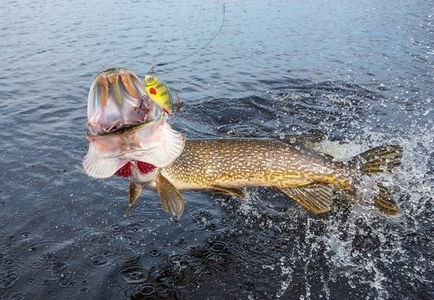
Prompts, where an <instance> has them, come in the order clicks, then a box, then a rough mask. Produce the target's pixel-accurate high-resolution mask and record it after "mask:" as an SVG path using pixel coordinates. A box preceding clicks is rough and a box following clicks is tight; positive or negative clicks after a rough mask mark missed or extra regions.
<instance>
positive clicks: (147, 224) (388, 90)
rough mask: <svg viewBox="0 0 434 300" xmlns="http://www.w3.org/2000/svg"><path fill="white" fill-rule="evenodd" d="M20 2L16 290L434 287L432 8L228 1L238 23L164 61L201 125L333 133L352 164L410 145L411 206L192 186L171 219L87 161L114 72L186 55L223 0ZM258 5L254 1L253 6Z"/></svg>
mask: <svg viewBox="0 0 434 300" xmlns="http://www.w3.org/2000/svg"><path fill="white" fill-rule="evenodd" d="M107 2H108V1H74V2H73V3H72V1H71V3H70V2H68V1H62V2H60V1H42V0H40V1H38V0H33V1H24V0H23V1H6V2H4V3H2V5H1V8H0V16H1V18H0V40H1V42H0V50H1V51H0V59H1V62H2V64H1V68H0V99H1V101H0V112H1V118H0V140H1V142H0V174H1V182H0V291H1V292H0V295H1V297H3V298H6V299H11V298H14V299H25V298H28V299H32V298H38V299H49V298H52V299H68V298H74V299H77V298H80V299H95V298H99V299H108V298H115V299H116V298H134V299H142V298H147V297H148V298H151V299H159V298H166V299H205V298H210V299H264V298H277V297H281V298H282V299H348V298H350V297H351V298H354V299H358V298H367V299H374V298H382V299H383V298H384V299H386V298H387V299H396V298H406V299H432V298H433V297H434V288H433V279H434V276H433V274H434V273H433V272H434V268H433V264H434V263H433V261H434V257H433V248H434V242H433V230H434V227H433V224H432V223H433V195H434V191H433V186H434V179H433V178H434V163H433V161H434V149H433V139H434V130H433V129H434V126H433V120H434V112H433V106H434V104H433V103H434V91H433V83H434V82H433V80H434V71H433V68H434V63H433V61H434V46H433V42H434V8H433V3H432V1H389V0H386V1H372V0H361V1H345V0H342V1H340V0H332V1H248V2H246V3H239V2H238V1H235V2H228V3H227V4H226V17H225V18H226V19H225V24H224V27H223V30H222V32H221V34H220V35H219V36H218V37H217V38H216V40H215V41H214V42H213V43H212V44H211V45H210V47H208V48H206V49H205V50H203V51H201V52H200V53H198V54H196V55H194V56H192V57H191V58H189V59H186V60H184V61H182V62H180V63H178V64H176V65H168V66H166V67H162V68H160V69H159V70H157V71H158V74H159V76H160V77H161V78H162V79H163V80H164V81H166V82H167V83H169V85H170V86H171V87H173V88H174V89H176V90H177V91H178V94H179V96H180V97H181V98H182V100H183V101H184V102H185V107H184V108H183V111H182V112H181V113H180V114H179V115H177V116H176V117H175V119H173V124H174V126H175V127H176V128H178V129H179V130H182V131H184V132H186V134H187V136H188V137H222V136H248V137H269V136H273V137H276V138H282V137H284V136H286V135H288V134H295V133H305V132H308V131H311V130H319V131H322V132H325V133H327V135H328V139H327V141H325V142H323V143H322V144H321V145H320V146H318V148H319V150H321V151H325V152H327V153H330V154H332V155H335V156H337V157H339V158H348V157H351V156H352V155H354V154H357V153H358V152H360V151H362V150H365V149H368V148H369V147H372V146H375V145H379V144H382V143H399V144H401V145H403V147H404V150H405V153H404V157H403V164H402V166H401V167H399V168H398V170H397V172H396V173H395V174H386V175H383V176H380V177H381V178H382V180H383V181H385V182H386V183H389V184H390V185H391V186H393V187H394V195H395V198H396V201H397V202H398V203H399V205H400V206H401V209H402V214H401V216H399V217H395V218H390V217H386V216H383V215H381V214H379V213H377V212H376V211H375V210H374V209H373V207H372V205H370V203H369V201H368V200H369V196H372V194H373V190H372V186H373V183H374V181H375V180H377V179H379V178H365V179H364V180H363V181H362V183H361V188H362V189H364V192H365V194H366V195H367V197H366V202H365V203H362V204H361V205H353V206H352V205H345V204H343V205H337V206H336V207H335V208H334V210H333V211H332V212H331V213H329V214H327V215H325V216H321V217H318V216H311V215H309V214H307V213H306V212H305V211H304V210H303V209H301V208H300V207H299V206H298V205H297V204H294V203H292V202H290V201H288V199H287V198H285V197H284V196H282V195H280V194H278V193H276V192H275V191H272V190H267V189H251V190H249V191H248V197H247V200H246V201H245V202H243V203H240V202H239V201H238V200H237V199H235V198H231V197H222V196H219V195H214V194H210V193H205V192H188V193H186V194H185V199H186V201H187V209H186V212H185V215H184V216H183V217H182V218H181V219H180V220H177V219H172V218H169V217H168V216H167V215H166V214H165V213H163V211H162V209H161V208H160V205H159V200H158V196H157V194H155V193H154V192H151V191H146V192H145V193H144V195H143V196H142V198H141V201H140V202H139V204H138V206H137V207H136V208H135V210H134V211H133V213H132V215H131V216H130V217H129V218H125V217H124V215H123V209H124V207H125V206H126V204H127V199H126V198H127V195H126V194H127V192H126V188H127V182H126V181H125V180H122V179H118V178H113V179H111V180H105V181H99V180H94V179H91V178H88V177H86V176H85V175H84V174H82V171H81V161H82V157H83V156H84V154H85V153H86V151H87V142H86V139H85V132H86V126H85V124H86V97H87V92H88V88H89V85H90V82H91V81H92V80H93V78H94V76H95V74H96V73H97V72H98V71H101V70H103V69H105V68H107V67H113V66H123V67H126V68H129V69H131V70H133V71H134V72H136V73H138V74H141V75H143V74H144V73H145V72H146V71H147V70H148V68H149V66H150V65H151V64H153V63H157V62H164V61H168V60H173V59H176V58H178V57H182V56H184V55H186V54H188V53H190V52H191V51H194V49H196V48H197V47H199V46H200V45H202V44H203V43H205V42H206V41H207V39H208V38H209V37H210V36H212V35H213V34H214V32H216V31H217V29H218V27H219V24H220V23H221V20H222V8H221V4H222V3H221V2H217V1H216V2H208V1H188V2H187V1H185V2H175V1H150V2H149V1H147V2H143V1H114V2H112V3H107ZM247 3H248V4H247Z"/></svg>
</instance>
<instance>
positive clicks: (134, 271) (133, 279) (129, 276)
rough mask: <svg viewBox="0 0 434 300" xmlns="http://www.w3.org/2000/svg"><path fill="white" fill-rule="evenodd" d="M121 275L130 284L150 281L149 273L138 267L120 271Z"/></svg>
mask: <svg viewBox="0 0 434 300" xmlns="http://www.w3.org/2000/svg"><path fill="white" fill-rule="evenodd" d="M120 275H121V277H122V279H123V280H124V281H125V282H126V283H129V284H137V283H143V282H145V281H146V280H148V279H149V273H148V271H147V270H146V269H144V268H142V267H138V266H133V267H127V268H125V269H123V270H121V271H120Z"/></svg>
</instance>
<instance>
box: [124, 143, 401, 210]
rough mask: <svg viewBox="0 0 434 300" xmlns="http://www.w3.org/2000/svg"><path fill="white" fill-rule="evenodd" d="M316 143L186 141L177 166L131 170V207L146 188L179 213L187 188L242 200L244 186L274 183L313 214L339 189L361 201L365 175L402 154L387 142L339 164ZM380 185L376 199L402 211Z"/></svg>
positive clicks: (385, 207) (166, 207) (389, 167)
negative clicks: (316, 147)
mask: <svg viewBox="0 0 434 300" xmlns="http://www.w3.org/2000/svg"><path fill="white" fill-rule="evenodd" d="M311 141H312V139H311V138H309V137H308V136H294V137H293V138H292V141H291V142H287V143H285V142H282V141H279V140H272V139H269V140H264V139H217V140H187V141H186V143H185V147H184V150H183V152H182V154H181V155H180V156H179V157H178V158H177V159H176V160H175V161H174V162H173V163H172V164H170V165H168V166H167V167H164V168H154V169H152V170H150V171H149V172H148V173H146V174H143V173H142V172H138V171H135V172H133V173H132V176H131V183H130V187H129V202H130V206H133V205H134V204H135V202H136V201H137V199H138V197H139V196H140V193H141V191H142V186H144V187H146V188H150V189H153V190H155V191H158V193H159V195H160V200H161V205H162V207H163V209H164V210H165V211H166V212H168V213H170V214H172V215H176V216H180V215H182V214H183V211H184V208H185V201H184V199H183V196H182V194H181V192H182V191H186V190H211V191H216V192H218V193H223V194H228V195H234V196H238V197H240V198H243V197H244V193H243V191H242V188H244V187H273V188H277V189H278V190H280V191H281V192H282V193H283V194H285V195H287V196H288V197H289V198H291V199H293V200H294V201H296V202H297V203H299V204H300V205H301V206H303V207H304V208H305V209H307V210H308V211H309V212H311V213H314V214H321V213H326V212H328V211H330V209H331V206H332V203H333V193H334V191H337V190H340V191H343V192H345V193H346V194H348V195H349V196H350V197H351V198H353V199H358V198H359V197H360V195H359V192H358V191H357V189H356V183H357V181H358V178H359V176H360V175H362V174H366V175H370V174H375V173H378V172H382V171H392V170H393V169H394V168H395V167H396V166H398V165H399V164H400V161H401V157H402V148H401V146H399V145H385V146H379V147H376V148H373V149H370V150H368V151H366V152H363V153H361V154H359V155H357V156H356V157H354V158H353V159H351V160H349V161H346V162H340V161H335V160H334V158H333V157H332V156H329V155H326V154H321V153H318V152H315V151H313V150H310V149H309V148H308V147H306V145H305V144H306V143H307V142H311ZM135 169H136V170H138V168H137V167H136V168H135ZM378 187H379V193H378V194H377V195H376V196H375V197H374V199H373V203H374V204H375V205H376V206H377V207H378V208H379V209H381V210H382V211H383V212H384V213H386V214H390V215H396V214H399V212H400V210H399V207H398V206H397V204H396V203H395V201H394V200H393V198H392V194H391V193H390V191H389V190H388V189H387V188H386V187H385V186H384V185H383V184H381V183H378Z"/></svg>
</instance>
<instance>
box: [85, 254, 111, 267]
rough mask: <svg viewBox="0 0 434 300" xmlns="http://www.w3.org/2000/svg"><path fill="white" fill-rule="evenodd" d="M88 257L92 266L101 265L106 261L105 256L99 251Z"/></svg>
mask: <svg viewBox="0 0 434 300" xmlns="http://www.w3.org/2000/svg"><path fill="white" fill-rule="evenodd" d="M89 259H90V261H91V262H92V264H93V265H94V266H102V265H105V264H106V263H107V257H106V256H105V255H103V254H99V253H96V254H93V255H91V256H90V257H89Z"/></svg>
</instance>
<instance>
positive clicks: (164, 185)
mask: <svg viewBox="0 0 434 300" xmlns="http://www.w3.org/2000/svg"><path fill="white" fill-rule="evenodd" d="M156 183H157V189H158V192H159V194H160V201H161V206H162V207H163V209H164V210H165V211H166V212H168V213H169V214H172V215H174V216H178V217H179V216H181V215H182V214H183V213H184V208H185V201H184V199H183V198H182V195H181V193H180V192H179V191H178V189H177V188H176V187H175V186H174V185H173V184H172V183H171V182H170V181H169V180H167V178H166V177H164V176H163V175H161V173H158V175H157V178H156Z"/></svg>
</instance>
